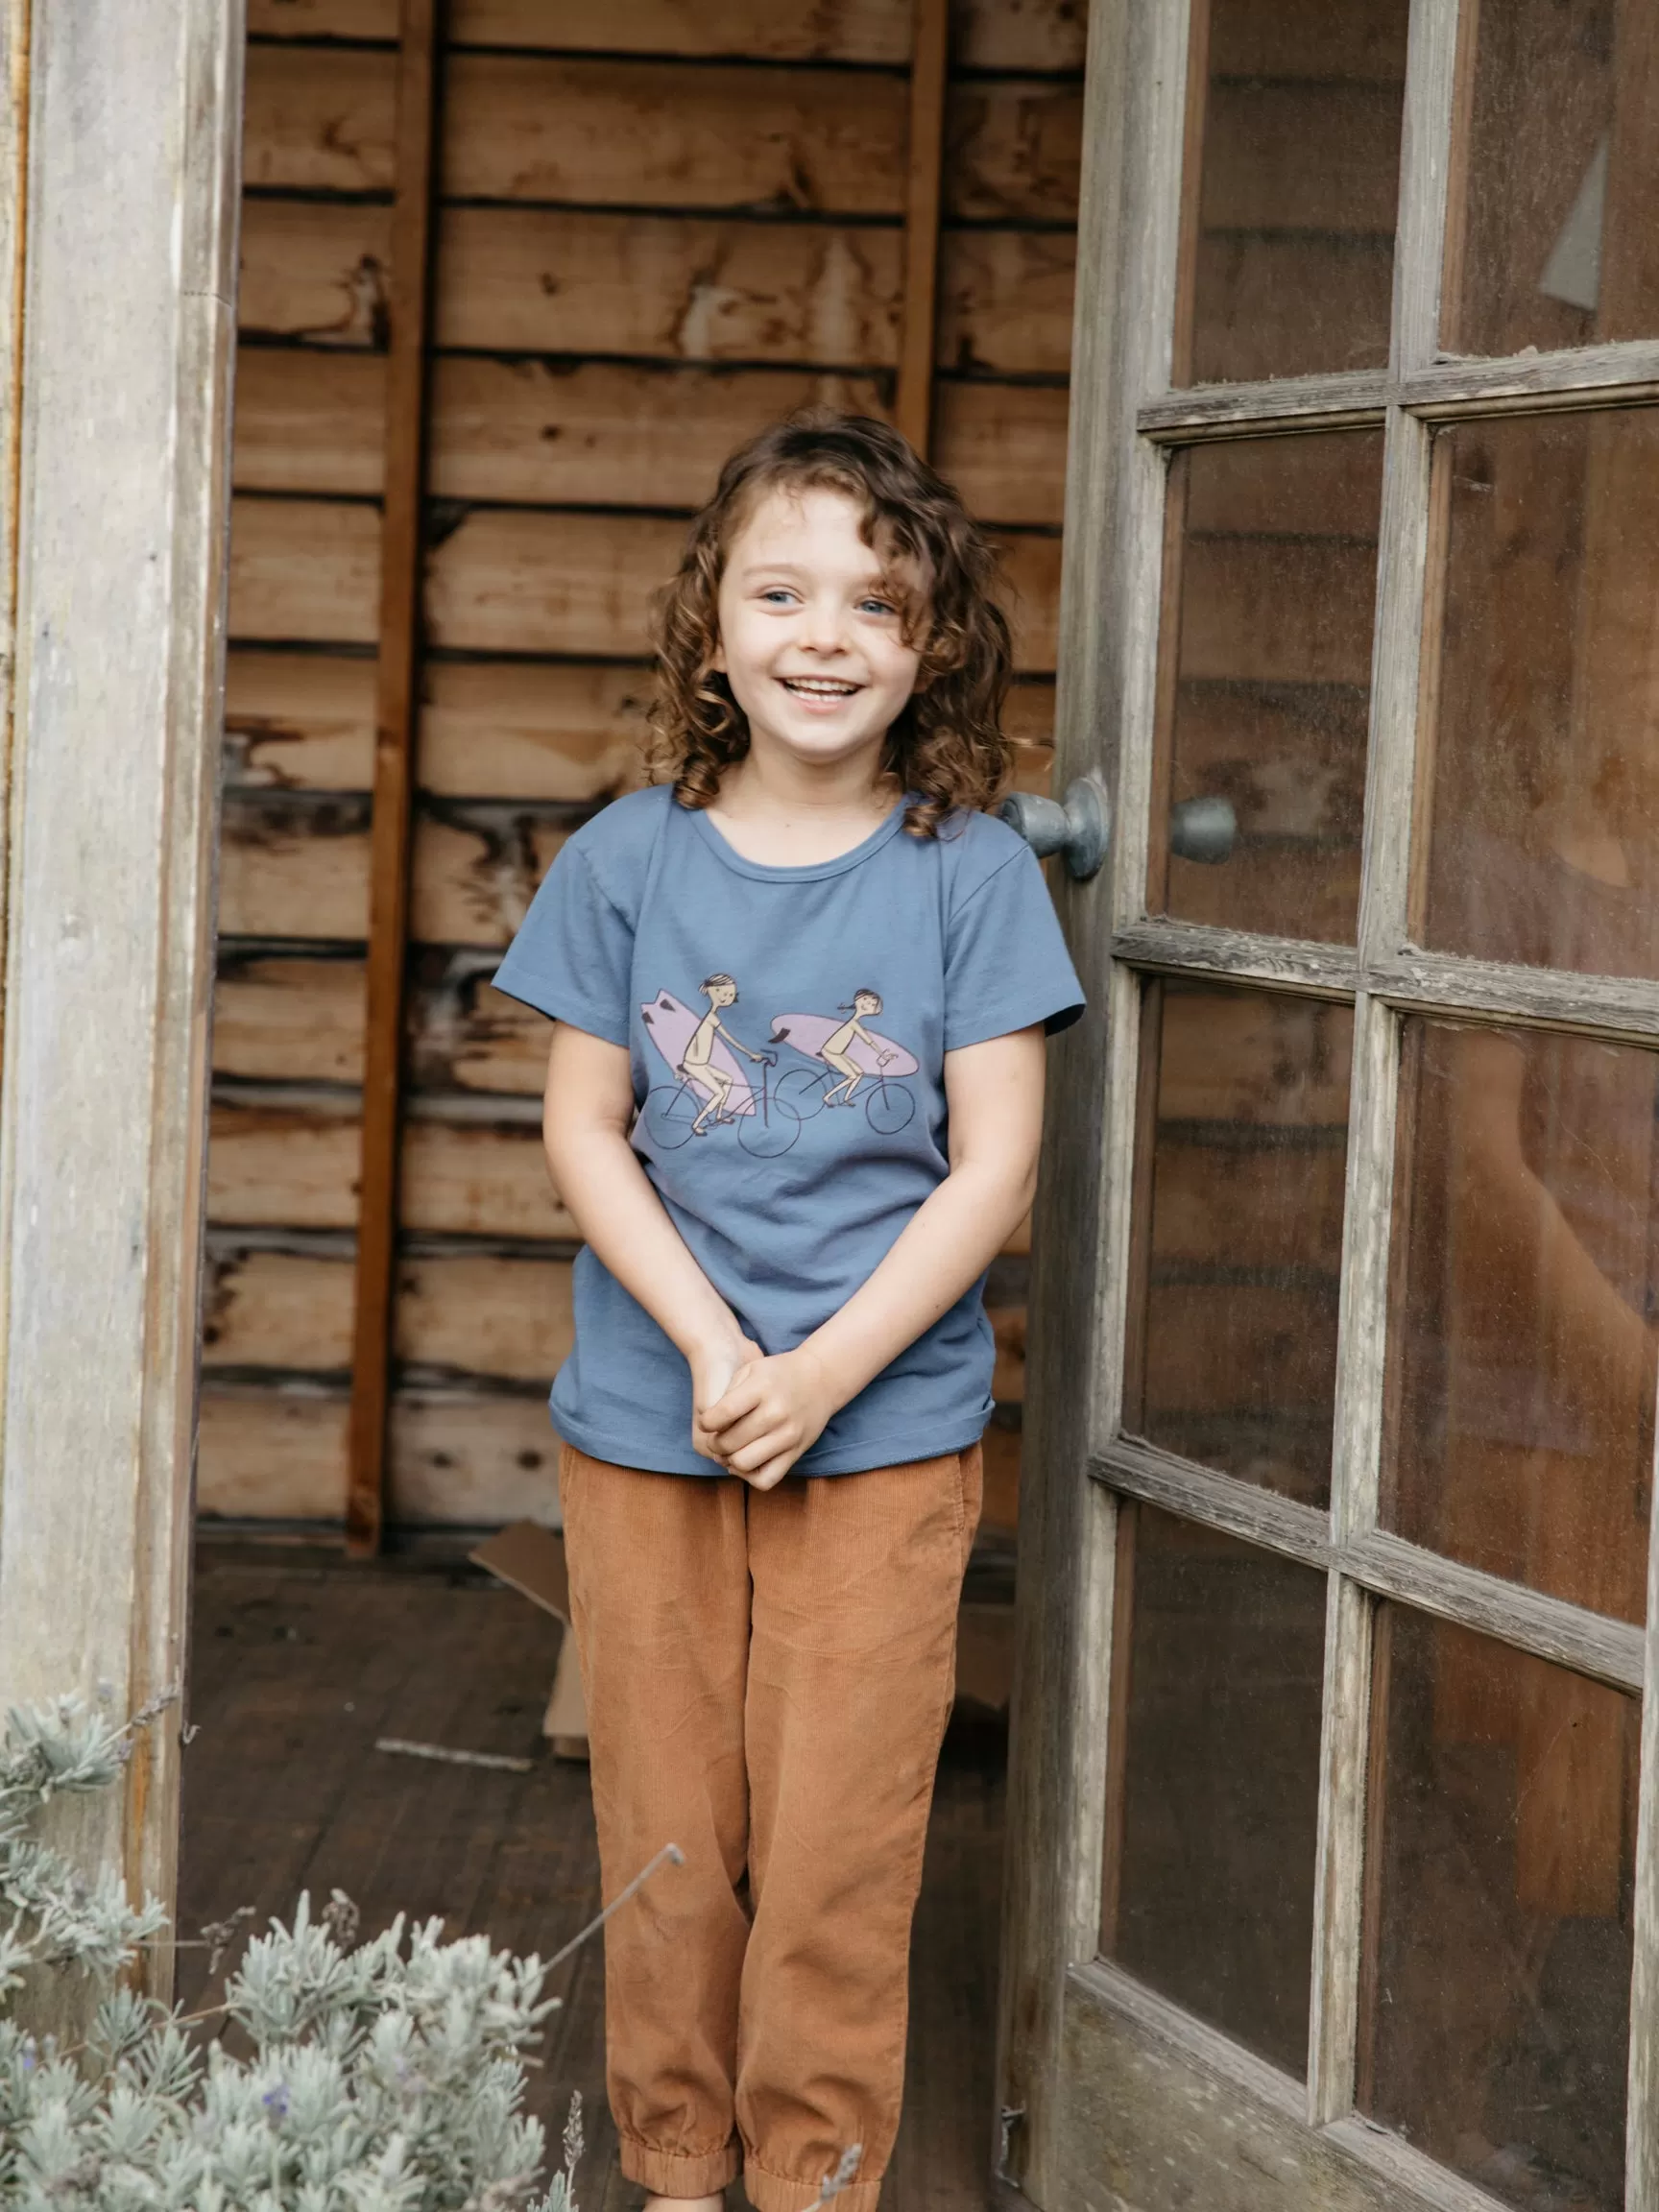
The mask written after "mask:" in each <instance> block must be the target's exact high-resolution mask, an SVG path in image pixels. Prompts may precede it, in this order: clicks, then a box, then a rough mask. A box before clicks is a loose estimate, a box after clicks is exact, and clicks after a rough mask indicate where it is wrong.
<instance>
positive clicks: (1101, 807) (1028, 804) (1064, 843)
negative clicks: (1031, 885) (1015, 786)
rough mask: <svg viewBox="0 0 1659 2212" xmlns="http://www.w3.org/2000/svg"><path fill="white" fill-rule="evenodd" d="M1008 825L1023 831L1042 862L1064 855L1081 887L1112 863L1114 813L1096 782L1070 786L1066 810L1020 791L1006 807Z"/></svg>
mask: <svg viewBox="0 0 1659 2212" xmlns="http://www.w3.org/2000/svg"><path fill="white" fill-rule="evenodd" d="M1002 819H1003V821H1004V822H1006V823H1007V824H1008V826H1009V828H1010V829H1018V830H1019V832H1020V834H1021V836H1022V837H1023V838H1024V840H1025V842H1026V844H1027V845H1029V846H1030V848H1031V850H1032V852H1033V853H1035V854H1036V855H1037V857H1038V859H1039V860H1046V859H1047V857H1048V855H1049V854H1050V853H1059V854H1064V856H1065V860H1066V865H1067V867H1068V868H1069V869H1070V871H1071V873H1072V875H1073V876H1075V877H1076V878H1078V880H1079V881H1083V880H1084V879H1085V878H1088V877H1090V876H1093V875H1094V873H1095V871H1096V870H1097V869H1098V868H1099V866H1100V863H1101V861H1102V860H1104V859H1105V857H1106V846H1107V842H1108V840H1109V839H1110V837H1111V835H1112V809H1111V805H1110V803H1109V802H1108V800H1107V797H1106V794H1105V792H1104V791H1102V789H1101V788H1100V786H1099V784H1098V783H1096V782H1095V781H1094V777H1092V776H1079V777H1078V779H1077V781H1075V782H1074V783H1071V784H1069V785H1068V786H1067V790H1066V798H1065V802H1064V804H1062V803H1061V802H1060V801H1059V800H1057V799H1040V798H1039V797H1038V796H1037V794H1036V793H1035V792H1034V791H1014V792H1011V793H1010V794H1009V796H1008V797H1007V798H1006V799H1004V800H1003V802H1002Z"/></svg>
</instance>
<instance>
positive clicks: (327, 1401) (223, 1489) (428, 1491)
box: [197, 1383, 558, 1527]
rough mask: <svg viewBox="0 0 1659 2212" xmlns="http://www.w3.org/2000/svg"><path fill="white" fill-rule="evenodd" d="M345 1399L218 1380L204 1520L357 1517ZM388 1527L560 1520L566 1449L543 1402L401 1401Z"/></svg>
mask: <svg viewBox="0 0 1659 2212" xmlns="http://www.w3.org/2000/svg"><path fill="white" fill-rule="evenodd" d="M346 1423H347V1402H346V1397H345V1393H344V1392H343V1391H339V1392H325V1391H321V1390H310V1391H301V1390H276V1389H261V1388H259V1387H257V1386H252V1385H247V1384H231V1383H208V1384H207V1385H206V1386H205V1387H204V1390H203V1393H202V1426H201V1465H200V1472H199V1475H198V1486H197V1504H198V1509H199V1511H200V1512H201V1513H202V1514H204V1516H206V1517H208V1518H210V1519H214V1518H225V1519H235V1520H256V1521H325V1522H334V1523H339V1522H341V1521H342V1520H343V1519H344V1517H345V1510H346ZM390 1457H391V1464H390V1483H389V1500H388V1503H389V1518H390V1519H391V1520H392V1521H393V1522H394V1523H397V1524H405V1525H407V1524H417V1525H426V1526H439V1527H442V1526H451V1527H454V1526H459V1527H498V1526H499V1525H500V1524H501V1523H503V1522H506V1521H515V1520H518V1519H521V1518H528V1519H532V1520H540V1521H555V1522H556V1521H557V1518H558V1439H557V1438H556V1437H555V1435H554V1433H553V1431H552V1428H551V1426H550V1425H549V1422H548V1419H547V1408H546V1406H545V1405H544V1404H543V1403H542V1401H541V1398H540V1397H531V1396H523V1395H517V1394H514V1395H484V1394H482V1393H478V1394H469V1393H466V1392H460V1391H455V1392H401V1391H400V1392H398V1393H397V1395H396V1396H395V1397H394V1399H393V1401H392V1414H391V1455H390Z"/></svg>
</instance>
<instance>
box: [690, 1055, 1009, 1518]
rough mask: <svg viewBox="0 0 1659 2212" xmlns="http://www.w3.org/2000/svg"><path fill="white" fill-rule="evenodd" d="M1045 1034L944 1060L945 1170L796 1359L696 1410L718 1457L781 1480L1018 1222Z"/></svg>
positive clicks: (764, 1365) (767, 1484) (749, 1475)
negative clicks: (887, 1249)
mask: <svg viewBox="0 0 1659 2212" xmlns="http://www.w3.org/2000/svg"><path fill="white" fill-rule="evenodd" d="M1043 1045H1044V1039H1043V1031H1042V1030H1041V1029H1038V1028H1032V1029H1020V1030H1016V1031H1015V1032H1014V1034H1013V1035H1012V1036H1008V1037H994V1038H992V1039H990V1040H989V1041H988V1042H987V1043H986V1044H983V1045H969V1046H963V1048H962V1049H961V1050H960V1051H956V1052H948V1053H947V1054H946V1055H945V1094H946V1097H947V1099H948V1100H949V1103H950V1174H949V1175H948V1176H947V1177H946V1178H945V1180H944V1182H943V1183H941V1184H940V1186H939V1188H938V1190H935V1191H934V1192H933V1193H932V1195H931V1196H930V1197H929V1198H928V1199H927V1200H926V1203H925V1204H924V1205H922V1206H921V1207H919V1208H918V1209H917V1212H916V1214H915V1215H914V1217H913V1218H912V1220H911V1221H910V1222H909V1223H908V1225H907V1226H906V1228H905V1230H904V1234H903V1235H902V1237H901V1238H899V1241H898V1242H897V1243H896V1244H895V1245H894V1247H893V1249H892V1250H891V1251H890V1252H889V1253H888V1254H887V1256H886V1258H885V1259H884V1260H883V1261H882V1262H881V1264H880V1265H879V1266H878V1268H877V1269H876V1271H875V1273H874V1274H873V1275H872V1276H871V1277H870V1279H869V1280H868V1282H866V1283H865V1284H864V1285H863V1286H862V1287H861V1288H859V1289H858V1290H856V1291H854V1294H853V1296H852V1297H851V1298H849V1299H848V1301H847V1303H846V1305H845V1306H843V1307H842V1309H841V1310H840V1311H839V1312H838V1313H835V1314H833V1315H831V1317H830V1318H829V1320H828V1321H826V1322H825V1324H824V1326H823V1327H822V1328H821V1329H815V1330H814V1331H813V1333H812V1334H811V1335H810V1336H808V1337H807V1338H806V1340H805V1343H804V1344H802V1345H801V1346H800V1347H799V1348H798V1350H796V1351H794V1352H782V1353H779V1354H777V1355H775V1356H774V1357H773V1358H770V1359H766V1358H757V1359H755V1360H754V1361H752V1363H751V1364H750V1365H748V1366H746V1367H744V1368H743V1369H742V1370H741V1371H740V1373H739V1374H738V1375H737V1377H736V1380H735V1381H734V1382H733V1384H732V1386H731V1388H730V1389H729V1390H728V1391H727V1392H726V1394H725V1396H724V1397H723V1398H722V1399H721V1400H720V1401H719V1402H718V1404H717V1405H713V1406H710V1407H708V1408H707V1409H706V1410H705V1412H704V1414H703V1417H702V1418H703V1424H704V1427H705V1429H706V1430H707V1431H709V1436H710V1437H711V1438H712V1439H713V1445H712V1448H713V1450H714V1452H715V1455H716V1456H717V1457H719V1458H721V1459H723V1460H725V1462H726V1463H727V1465H728V1466H729V1467H730V1468H731V1469H732V1471H733V1474H735V1475H741V1476H743V1477H744V1479H746V1480H748V1481H750V1482H753V1483H754V1485H755V1486H756V1488H757V1489H759V1490H769V1489H770V1488H771V1487H772V1485H773V1484H774V1483H775V1482H780V1481H781V1480H782V1479H783V1477H784V1476H785V1475H786V1474H787V1473H788V1472H789V1470H790V1468H791V1467H792V1466H793V1465H794V1464H795V1462H796V1460H797V1459H799V1458H800V1456H801V1455H802V1454H803V1453H804V1452H805V1451H806V1450H807V1448H808V1447H809V1446H810V1445H811V1444H812V1443H813V1442H814V1441H815V1440H816V1438H817V1437H818V1435H819V1433H820V1431H822V1430H823V1427H824V1424H825V1423H826V1422H827V1421H828V1420H829V1416H830V1415H831V1414H832V1413H834V1412H836V1411H837V1410H838V1409H839V1408H840V1407H843V1406H845V1405H846V1404H847V1402H848V1400H849V1399H850V1398H854V1397H856V1396H857V1394H858V1392H859V1391H860V1390H862V1389H863V1387H864V1385H865V1383H869V1382H871V1381H873V1380H874V1378H875V1377H876V1376H878V1375H879V1374H880V1372H881V1370H882V1368H883V1367H885V1366H887V1365H888V1363H889V1362H890V1361H891V1360H893V1359H895V1358H897V1357H898V1355H899V1354H900V1353H901V1352H902V1351H903V1349H904V1347H905V1346H906V1345H907V1344H913V1343H914V1342H915V1340H916V1338H917V1337H918V1336H920V1335H921V1334H922V1333H923V1331H924V1330H926V1329H929V1328H931V1327H932V1325H933V1323H934V1322H935V1321H937V1320H938V1318H939V1316H940V1315H941V1314H942V1313H945V1312H948V1311H949V1310H950V1308H951V1307H952V1306H954V1305H955V1303H956V1301H957V1299H958V1298H960V1297H961V1295H962V1293H963V1291H964V1290H966V1289H967V1288H968V1287H969V1286H970V1285H971V1284H972V1283H974V1282H975V1281H976V1280H977V1278H978V1277H979V1276H980V1275H981V1274H982V1273H983V1272H984V1270H985V1269H986V1268H987V1267H988V1266H989V1265H990V1263H991V1262H992V1260H993V1259H994V1258H995V1257H996V1255H997V1254H998V1252H999V1251H1000V1250H1001V1249H1002V1246H1003V1245H1004V1244H1005V1243H1006V1242H1007V1240H1008V1238H1009V1236H1010V1235H1011V1233H1012V1232H1013V1230H1014V1229H1015V1228H1016V1227H1017V1226H1018V1224H1019V1223H1020V1222H1021V1221H1022V1219H1023V1218H1024V1215H1025V1214H1026V1211H1027V1210H1028V1208H1029V1207H1030V1204H1031V1195H1032V1191H1033V1190H1034V1189H1035V1187H1036V1182H1037V1144H1038V1140H1039V1138H1040V1136H1041V1134H1042V1127H1043V1075H1044V1057H1043Z"/></svg>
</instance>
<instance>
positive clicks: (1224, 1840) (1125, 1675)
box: [1101, 1504, 1325, 2076]
mask: <svg viewBox="0 0 1659 2212" xmlns="http://www.w3.org/2000/svg"><path fill="white" fill-rule="evenodd" d="M1123 1516H1124V1518H1123V1520H1121V1521H1120V1523H1119V1528H1120V1530H1121V1531H1122V1532H1123V1537H1124V1541H1123V1542H1122V1544H1121V1550H1120V1564H1121V1565H1122V1566H1124V1567H1125V1568H1127V1570H1128V1572H1127V1573H1126V1574H1125V1575H1124V1577H1123V1580H1122V1582H1121V1583H1120V1585H1119V1587H1120V1590H1121V1593H1122V1595H1121V1597H1120V1599H1119V1603H1120V1604H1122V1605H1123V1606H1125V1607H1126V1612H1125V1614H1124V1615H1123V1616H1122V1618H1121V1620H1120V1624H1119V1625H1120V1637H1119V1644H1118V1649H1119V1652H1120V1654H1122V1657H1121V1660H1120V1664H1119V1670H1118V1678H1117V1680H1116V1681H1115V1683H1114V1684H1113V1691H1112V1696H1113V1702H1114V1704H1115V1705H1117V1704H1118V1700H1119V1699H1121V1700H1122V1701H1123V1702H1122V1705H1121V1707H1120V1708H1119V1710H1120V1712H1121V1713H1122V1715H1123V1732H1122V1735H1121V1739H1120V1741H1119V1743H1118V1746H1117V1754H1116V1755H1117V1759H1118V1762H1119V1763H1120V1765H1119V1771H1118V1772H1115V1773H1114V1774H1113V1775H1112V1776H1111V1777H1110V1781H1109V1790H1110V1799H1109V1802H1110V1804H1111V1806H1112V1808H1113V1809H1114V1811H1115V1813H1116V1823H1115V1825H1114V1826H1113V1827H1112V1831H1111V1832H1112V1843H1111V1845H1110V1846H1109V1849H1108V1867H1107V1884H1106V1895H1105V1900H1104V1916H1103V1924H1102V1929H1101V1949H1102V1950H1103V1951H1104V1952H1105V1953H1106V1955H1107V1957H1108V1958H1111V1959H1115V1960H1118V1963H1119V1964H1120V1965H1122V1966H1125V1967H1127V1968H1128V1970H1129V1972H1130V1973H1132V1974H1135V1975H1138V1976H1139V1977H1140V1978H1141V1980H1142V1981H1143V1982H1145V1983H1147V1984H1150V1985H1151V1987H1153V1988H1154V1989H1158V1990H1161V1991H1162V1992H1163V1994H1164V1995H1165V1996H1166V1997H1171V1998H1173V1999H1174V2000H1175V2002H1176V2003H1177V2004H1179V2005H1184V2006H1186V2007H1187V2008H1188V2009H1189V2010H1190V2011H1193V2012H1196V2013H1197V2014H1198V2015H1199V2017H1200V2018H1201V2019H1205V2020H1208V2021H1210V2022H1211V2023H1212V2024H1213V2025H1214V2026H1215V2027H1217V2028H1220V2029H1223V2030H1225V2032H1227V2033H1228V2034H1230V2035H1234V2036H1237V2037H1238V2040H1239V2041H1240V2042H1241V2043H1246V2044H1248V2045H1249V2046H1250V2048H1251V2049H1252V2050H1254V2051H1258V2052H1260V2053H1261V2054H1262V2056H1263V2057H1265V2058H1270V2059H1271V2060H1272V2061H1273V2062H1274V2064H1275V2065H1278V2066H1282V2067H1284V2069H1285V2070H1286V2073H1289V2074H1295V2075H1299V2076H1300V2075H1303V2074H1305V2073H1306V2071H1307V2063H1308V1995H1309V1983H1310V1974H1311V1962H1312V1951H1313V1863H1314V1841H1315V1834H1316V1830H1317V1827H1318V1810H1319V1807H1318V1798H1319V1703H1320V1690H1321V1683H1322V1680H1323V1671H1324V1663H1325V1577H1324V1575H1320V1574H1318V1573H1316V1572H1315V1571H1314V1570H1313V1569H1311V1568H1308V1567H1303V1566H1299V1565H1297V1564H1296V1563H1295V1562H1294V1561H1291V1560H1288V1559H1281V1558H1279V1557H1277V1556H1275V1554H1273V1553H1272V1552H1270V1551H1257V1550H1256V1548H1255V1547H1254V1546H1253V1545H1248V1544H1239V1543H1236V1542H1235V1541H1234V1540H1233V1538H1232V1537H1230V1536H1221V1535H1217V1534H1216V1533H1214V1531H1213V1530H1210V1529H1206V1528H1199V1527H1193V1526H1192V1525H1191V1524H1190V1523H1189V1522H1185V1521H1177V1520H1175V1519H1173V1518H1172V1517H1171V1516H1170V1515H1168V1514H1166V1513H1160V1512H1157V1511H1155V1510H1154V1509H1153V1507H1151V1506H1149V1505H1128V1504H1126V1505H1125V1506H1124V1508H1123ZM1131 1562H1132V1564H1131ZM1125 1623H1126V1629H1125V1626H1124V1624H1125Z"/></svg>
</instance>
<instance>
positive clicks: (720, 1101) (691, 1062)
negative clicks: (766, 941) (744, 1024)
mask: <svg viewBox="0 0 1659 2212" xmlns="http://www.w3.org/2000/svg"><path fill="white" fill-rule="evenodd" d="M702 991H703V996H704V998H707V999H708V1001H709V1011H708V1013H707V1014H705V1015H704V1017H703V1019H702V1021H701V1022H698V1024H697V1026H696V1028H695V1029H694V1030H693V1031H692V1033H691V1036H690V1039H689V1040H688V1042H687V1044H686V1046H685V1051H684V1053H683V1054H682V1055H681V1059H680V1067H679V1072H680V1073H681V1074H682V1075H684V1076H685V1080H686V1082H687V1083H692V1084H695V1086H696V1087H697V1089H698V1090H699V1091H703V1092H707V1094H708V1098H707V1102H706V1103H705V1105H704V1107H703V1110H702V1112H701V1113H700V1114H699V1115H698V1117H697V1118H696V1120H695V1121H693V1122H692V1124H691V1134H692V1136H693V1137H705V1136H707V1135H708V1133H709V1117H710V1115H712V1117H713V1118H714V1119H715V1120H716V1121H730V1120H732V1119H733V1118H734V1117H733V1114H732V1113H731V1111H730V1103H729V1102H730V1100H731V1096H732V1094H733V1090H734V1089H735V1088H736V1078H735V1077H734V1076H733V1075H732V1074H730V1073H729V1072H728V1071H727V1070H725V1069H724V1068H722V1067H721V1065H720V1063H719V1061H718V1060H716V1059H715V1057H714V1046H715V1042H716V1040H718V1041H719V1042H720V1043H722V1044H725V1045H729V1046H731V1047H732V1049H733V1052H741V1053H742V1055H743V1057H744V1059H745V1060H753V1061H754V1063H755V1065H756V1066H757V1067H759V1066H760V1065H761V1064H762V1063H763V1062H767V1063H769V1062H770V1060H771V1059H773V1058H775V1057H776V1055H775V1054H772V1055H769V1054H767V1053H765V1052H751V1051H750V1049H749V1047H748V1046H747V1045H745V1044H744V1042H743V1040H742V1039H741V1038H740V1037H733V1034H732V1032H731V1030H730V1029H728V1028H727V1026H726V1024H725V1022H722V1021H721V1019H720V1016H721V1013H722V1011H723V1009H724V1008H726V1007H728V1006H735V1005H736V1003H737V986H736V984H735V983H734V982H733V980H732V978H731V976H730V975H710V976H709V978H708V980H707V981H706V982H705V983H704V984H703V986H702ZM880 1008H881V1001H880V1000H879V999H878V1000H877V1001H876V1007H875V1011H876V1012H878V1013H879V1012H880ZM849 1027H850V1028H856V1027H857V1022H855V1021H854V1022H851V1023H850V1024H849Z"/></svg>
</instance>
